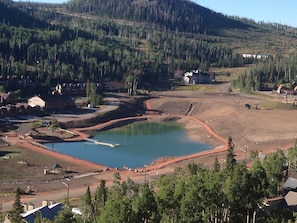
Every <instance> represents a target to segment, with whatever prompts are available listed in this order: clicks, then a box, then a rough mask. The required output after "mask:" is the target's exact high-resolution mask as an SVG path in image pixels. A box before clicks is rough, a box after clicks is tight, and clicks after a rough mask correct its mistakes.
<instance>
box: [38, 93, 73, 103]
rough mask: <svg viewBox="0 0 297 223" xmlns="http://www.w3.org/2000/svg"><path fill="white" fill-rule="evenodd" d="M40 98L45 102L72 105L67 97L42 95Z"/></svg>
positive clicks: (71, 101) (70, 99) (71, 100)
mask: <svg viewBox="0 0 297 223" xmlns="http://www.w3.org/2000/svg"><path fill="white" fill-rule="evenodd" d="M37 97H40V98H41V99H42V100H43V101H45V102H55V103H56V102H64V103H73V99H72V98H71V97H69V96H67V95H51V94H48V95H42V96H37Z"/></svg>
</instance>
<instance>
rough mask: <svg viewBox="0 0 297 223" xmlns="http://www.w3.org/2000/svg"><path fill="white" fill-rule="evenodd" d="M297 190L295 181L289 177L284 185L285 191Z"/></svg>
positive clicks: (296, 180)
mask: <svg viewBox="0 0 297 223" xmlns="http://www.w3.org/2000/svg"><path fill="white" fill-rule="evenodd" d="M296 188H297V179H296V178H292V177H289V178H288V179H287V180H286V182H285V183H284V189H285V190H295V189H296Z"/></svg>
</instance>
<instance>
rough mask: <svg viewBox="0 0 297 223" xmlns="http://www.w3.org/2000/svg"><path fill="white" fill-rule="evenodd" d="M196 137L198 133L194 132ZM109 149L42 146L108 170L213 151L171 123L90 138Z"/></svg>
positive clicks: (133, 127) (75, 144) (73, 144)
mask: <svg viewBox="0 0 297 223" xmlns="http://www.w3.org/2000/svg"><path fill="white" fill-rule="evenodd" d="M197 134H199V133H197ZM92 138H93V139H95V140H98V141H100V142H105V143H112V144H120V146H119V147H109V146H104V145H98V144H94V143H92V142H87V141H83V142H66V143H48V144H45V145H46V146H47V147H48V148H49V149H51V150H54V151H57V152H59V153H63V154H66V155H70V156H72V157H76V158H79V159H82V160H87V161H91V162H94V163H97V164H101V165H104V166H108V167H111V168H116V167H118V168H123V166H128V167H129V168H140V167H143V166H144V165H149V164H150V163H152V162H153V161H154V160H157V159H158V158H161V157H178V156H185V155H190V154H194V153H197V152H201V151H204V150H210V149H213V147H212V146H211V145H208V144H203V143H199V142H196V141H193V140H191V139H189V137H188V135H187V133H186V131H185V130H184V129H183V128H182V126H180V125H179V124H177V123H175V122H164V123H153V122H151V123H133V124H129V125H126V126H124V127H120V128H115V129H112V130H107V131H99V132H96V133H95V134H94V136H93V137H92Z"/></svg>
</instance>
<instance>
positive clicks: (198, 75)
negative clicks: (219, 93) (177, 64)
mask: <svg viewBox="0 0 297 223" xmlns="http://www.w3.org/2000/svg"><path fill="white" fill-rule="evenodd" d="M213 79H214V76H213V75H211V74H209V73H204V72H202V71H201V70H193V71H190V72H186V73H185V74H184V76H183V78H182V81H183V83H185V84H210V83H211V82H212V80H213Z"/></svg>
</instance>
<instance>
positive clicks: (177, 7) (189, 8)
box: [0, 0, 294, 94]
mask: <svg viewBox="0 0 297 223" xmlns="http://www.w3.org/2000/svg"><path fill="white" fill-rule="evenodd" d="M0 12H1V13H0V18H1V20H2V23H1V24H0V30H1V38H0V48H1V52H0V73H1V77H2V78H4V79H5V78H7V77H8V76H9V77H11V76H13V77H15V78H17V79H19V78H24V77H26V78H28V79H30V81H32V82H38V83H44V85H45V86H47V87H49V86H53V85H55V84H56V83H58V82H87V81H88V80H89V81H92V82H104V81H121V82H127V80H135V79H137V83H138V85H139V86H138V87H144V86H147V85H144V83H149V84H151V85H158V84H163V85H164V84H165V85H166V86H169V80H171V79H173V78H174V74H175V72H176V71H177V70H181V71H188V70H192V69H201V70H204V71H207V70H208V69H209V68H210V67H238V66H244V65H245V64H247V63H255V62H256V60H255V59H252V60H250V59H249V60H244V59H243V58H242V56H241V54H240V53H239V52H238V51H237V50H234V47H233V46H232V44H229V42H226V41H230V40H229V39H228V38H226V39H222V38H221V37H220V35H221V36H222V35H224V31H222V30H226V29H233V30H237V31H236V32H240V30H242V31H244V30H251V29H258V28H257V26H259V24H254V23H252V22H249V23H248V22H245V21H244V20H240V19H237V20H236V19H234V18H227V17H225V16H223V15H221V14H218V13H215V12H213V11H211V10H208V9H206V8H203V7H201V6H199V5H197V4H194V3H193V2H190V1H184V0H180V1H171V0H167V1H120V2H119V1H103V0H102V1H99V0H98V1H95V0H93V1H78V0H72V1H69V2H68V3H66V4H62V5H55V4H38V3H30V2H18V3H16V2H12V1H10V0H5V1H4V0H1V1H0ZM119 12H125V13H119ZM10 15H14V16H13V17H12V16H10ZM124 21H125V22H124ZM264 27H265V29H268V28H269V29H270V31H271V30H274V31H273V32H275V33H276V34H278V33H279V32H285V31H284V30H281V31H279V30H277V29H273V28H271V27H269V26H264ZM238 30H239V31H238ZM208 33H210V34H212V35H214V36H209V35H207V34H208ZM276 34H275V35H276ZM286 35H290V36H292V35H294V34H292V30H290V32H287V33H286ZM276 78H277V77H275V78H271V80H274V79H276ZM254 79H255V78H254ZM256 79H257V78H256ZM257 80H260V79H259V78H258V79H257ZM258 85H259V86H260V84H258ZM16 88H18V86H16V85H7V86H6V90H7V91H13V90H16ZM255 88H257V87H255ZM45 89H47V88H40V87H39V88H38V89H31V92H27V94H35V93H40V92H38V91H40V90H45Z"/></svg>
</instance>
